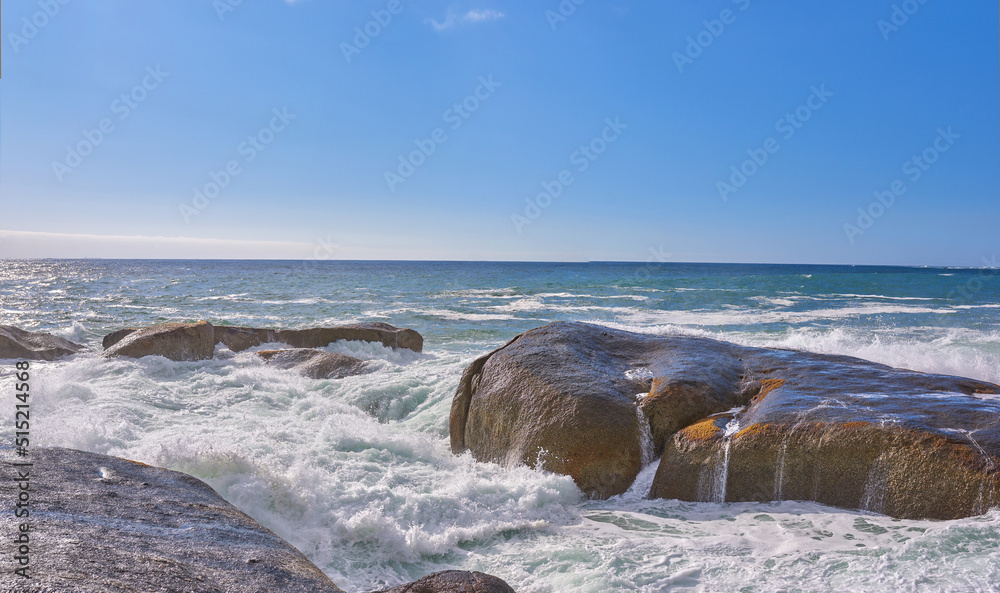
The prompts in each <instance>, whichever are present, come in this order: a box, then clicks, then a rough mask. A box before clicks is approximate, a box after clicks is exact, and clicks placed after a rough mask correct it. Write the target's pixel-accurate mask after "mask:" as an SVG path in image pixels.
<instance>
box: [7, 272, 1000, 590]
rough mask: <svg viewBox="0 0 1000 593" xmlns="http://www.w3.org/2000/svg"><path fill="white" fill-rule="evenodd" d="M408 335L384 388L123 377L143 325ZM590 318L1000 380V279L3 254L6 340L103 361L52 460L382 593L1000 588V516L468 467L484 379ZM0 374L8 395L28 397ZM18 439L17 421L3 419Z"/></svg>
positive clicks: (195, 370)
mask: <svg viewBox="0 0 1000 593" xmlns="http://www.w3.org/2000/svg"><path fill="white" fill-rule="evenodd" d="M198 319H207V320H209V321H211V322H212V323H216V324H225V323H228V324H234V325H251V326H267V327H308V326H316V325H337V324H343V323H350V322H357V321H385V322H388V323H392V324H394V325H397V326H400V327H412V328H413V329H416V330H417V331H419V332H420V333H421V334H422V335H423V336H424V338H425V350H424V352H423V353H422V354H416V353H412V352H408V351H396V352H394V351H392V350H388V349H386V348H383V347H382V346H381V345H373V344H360V343H338V344H334V345H331V346H330V347H328V349H329V350H332V351H338V352H345V353H350V354H353V355H355V356H360V357H362V358H366V359H371V360H373V361H375V362H374V364H376V365H378V369H379V370H378V371H377V372H375V373H373V374H370V375H365V376H360V377H350V378H347V379H343V380H337V381H327V380H321V381H317V380H312V379H307V378H304V377H300V376H298V375H295V374H293V373H292V372H290V371H280V370H275V369H270V368H265V367H264V366H263V365H262V364H261V363H260V361H259V360H258V359H257V357H256V356H254V355H253V354H252V353H251V352H246V353H238V354H236V353H232V352H229V351H228V350H227V349H226V348H225V347H222V346H220V347H218V349H217V351H216V357H215V359H214V360H211V361H203V362H191V363H178V362H171V361H167V360H165V359H162V358H158V357H148V358H145V359H140V360H112V361H105V360H101V359H99V358H98V357H97V355H96V353H97V351H99V349H100V339H101V337H103V335H104V334H106V333H108V332H110V331H112V330H114V329H118V328H120V327H126V326H135V325H148V324H152V323H158V322H163V321H193V320H198ZM558 319H568V320H579V321H589V322H594V323H601V324H605V325H610V326H614V327H620V328H623V329H629V330H632V331H641V332H650V333H685V334H696V335H707V336H711V337H716V338H720V339H725V340H730V341H735V342H739V343H743V344H752V345H770V346H780V347H788V348H799V349H807V350H813V351H819V352H828V353H837V354H851V355H855V356H861V357H863V358H868V359H871V360H876V361H879V362H883V363H887V364H892V365H895V366H901V367H906V368H912V369H917V370H924V371H933V372H942V373H953V374H960V375H965V376H970V377H974V378H978V379H983V380H987V381H993V382H1000V270H996V269H981V270H975V269H936V268H935V269H918V268H887V267H836V266H764V265H708V264H611V263H607V264H605V263H592V264H522V263H447V262H435V263H411V262H211V261H181V262H169V261H162V262H161V261H157V262H149V261H4V262H0V323H3V324H10V325H16V326H19V327H22V328H25V329H31V330H38V331H49V332H52V333H55V334H57V335H60V336H63V337H66V338H69V339H72V340H74V341H77V342H80V343H83V344H85V345H87V346H89V347H91V348H92V349H93V351H92V352H89V353H84V354H80V355H77V356H74V357H72V358H69V359H66V360H62V361H59V362H55V363H46V364H43V363H39V364H37V371H36V372H35V373H34V377H35V380H36V385H33V389H34V390H35V393H36V396H37V397H36V399H35V401H34V407H33V412H34V414H33V416H34V417H37V424H35V427H36V428H37V435H38V436H39V441H38V443H37V444H43V445H56V446H66V447H74V448H78V449H84V450H88V451H95V452H98V453H107V454H111V455H118V456H123V457H127V458H130V459H135V460H139V461H144V462H147V463H151V464H157V465H163V466H166V467H171V468H174V469H179V470H182V471H186V472H189V473H191V474H193V475H196V476H198V477H199V478H201V479H203V480H205V481H207V482H208V483H209V484H211V485H212V486H213V487H214V488H215V489H216V490H217V491H218V492H219V493H220V494H221V495H222V496H224V497H225V498H226V499H227V500H229V501H230V502H232V503H233V504H235V505H236V506H237V507H239V508H241V509H242V510H244V511H246V512H247V513H249V514H250V515H251V516H252V517H254V518H255V519H257V520H258V521H260V522H261V523H263V524H264V525H266V526H267V527H269V528H270V529H272V530H274V531H275V532H276V533H278V534H279V535H280V536H282V537H284V538H285V539H287V540H288V541H290V542H291V543H292V544H293V545H295V546H296V547H297V548H299V549H300V550H302V551H303V552H304V553H305V554H306V555H307V556H309V557H310V559H312V560H313V561H314V562H315V563H316V564H317V565H318V566H320V568H322V569H323V570H324V571H326V572H327V574H329V575H330V577H331V578H332V579H333V580H334V581H335V582H336V583H338V584H339V585H340V586H341V587H343V588H344V589H346V590H348V591H352V592H353V591H365V590H370V589H374V588H378V587H381V586H384V585H394V584H398V583H400V582H404V581H408V580H412V579H414V578H417V577H420V576H422V575H424V574H426V573H428V572H431V571H433V570H440V569H444V568H463V569H475V570H484V571H486V572H490V573H493V574H497V575H498V576H501V577H502V578H504V579H506V580H507V581H508V582H510V583H511V584H512V585H513V586H514V587H515V589H516V590H518V591H520V592H522V593H526V592H539V593H542V592H561V591H580V592H584V591H586V592H590V591H593V592H602V591H643V592H659V591H825V590H856V591H869V590H892V591H991V590H997V585H995V583H997V582H1000V512H997V511H992V512H990V513H988V514H986V515H984V516H981V517H975V518H970V519H965V520H960V521H950V522H929V521H898V520H894V519H890V518H886V517H880V516H876V515H866V514H863V513H858V512H849V511H843V510H838V509H832V508H829V507H823V506H821V505H816V504H811V503H798V502H782V503H780V504H713V503H682V502H677V501H666V500H656V501H649V500H645V499H644V498H643V496H644V494H645V492H646V490H648V487H649V484H650V482H651V480H652V472H653V470H654V469H655V465H651V466H649V467H648V468H647V469H646V470H645V471H644V472H643V473H642V474H641V475H640V477H639V479H638V480H637V482H636V484H635V485H634V486H633V488H632V489H631V490H630V491H629V492H628V493H626V494H625V495H623V496H620V497H615V498H613V499H611V500H608V501H588V500H584V499H583V498H582V497H581V495H580V493H579V491H578V490H577V489H576V487H575V485H574V484H573V482H572V480H570V479H569V478H566V477H564V476H556V475H553V474H548V473H545V472H542V471H536V470H534V469H532V468H526V467H518V468H504V467H499V466H496V465H492V464H481V463H477V462H475V461H473V460H472V459H471V457H469V456H468V455H464V456H453V455H452V454H451V453H450V452H449V445H448V440H447V420H448V413H449V408H450V405H451V397H452V395H453V393H454V389H455V387H456V385H457V383H458V378H459V376H460V375H461V372H462V370H463V369H464V368H465V366H466V365H467V364H468V363H469V362H471V360H472V359H473V358H475V357H476V356H478V355H480V354H482V353H484V352H487V351H489V350H491V349H493V348H495V347H497V346H499V345H501V344H503V343H504V342H506V341H507V340H508V339H510V338H511V337H512V336H513V335H515V334H516V333H518V332H521V331H524V330H527V329H529V328H532V327H537V326H539V325H542V324H544V323H546V322H549V321H553V320H558ZM10 370H11V368H10V365H3V364H2V363H0V389H3V390H8V388H9V387H10V382H11V377H10ZM2 414H3V421H4V422H7V416H6V415H9V411H8V410H6V409H5V410H3V412H2Z"/></svg>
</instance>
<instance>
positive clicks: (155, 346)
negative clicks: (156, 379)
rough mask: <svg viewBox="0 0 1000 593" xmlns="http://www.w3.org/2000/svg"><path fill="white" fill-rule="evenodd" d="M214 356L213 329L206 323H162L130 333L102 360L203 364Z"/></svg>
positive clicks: (106, 353)
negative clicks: (154, 358) (157, 359)
mask: <svg viewBox="0 0 1000 593" xmlns="http://www.w3.org/2000/svg"><path fill="white" fill-rule="evenodd" d="M214 353H215V329H214V328H213V327H212V324H211V323H208V322H207V321H199V322H197V323H163V324H160V325H153V326H150V327H147V328H143V329H140V330H137V331H133V332H130V333H128V334H126V335H125V336H124V337H122V338H121V339H119V340H118V341H117V342H114V343H113V344H112V345H111V346H110V347H109V348H108V349H107V350H105V351H104V354H103V356H104V357H105V358H111V357H114V356H127V357H130V358H141V357H143V356H153V355H158V356H164V357H166V358H169V359H170V360H178V361H180V360H188V361H190V360H206V359H209V358H212V355H213V354H214Z"/></svg>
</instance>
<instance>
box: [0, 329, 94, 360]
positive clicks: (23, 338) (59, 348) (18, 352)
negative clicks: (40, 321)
mask: <svg viewBox="0 0 1000 593" xmlns="http://www.w3.org/2000/svg"><path fill="white" fill-rule="evenodd" d="M81 350H83V346H81V345H80V344H74V343H73V342H70V341H69V340H64V339H63V338H60V337H58V336H53V335H52V334H46V333H39V332H29V331H25V330H23V329H19V328H16V327H14V326H12V325H0V358H16V359H21V360H55V359H57V358H59V357H62V356H69V355H70V354H75V353H76V352H79V351H81Z"/></svg>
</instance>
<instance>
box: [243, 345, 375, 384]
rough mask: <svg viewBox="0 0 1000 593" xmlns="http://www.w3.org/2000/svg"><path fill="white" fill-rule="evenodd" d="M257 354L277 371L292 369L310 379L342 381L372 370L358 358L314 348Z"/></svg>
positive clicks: (264, 351)
mask: <svg viewBox="0 0 1000 593" xmlns="http://www.w3.org/2000/svg"><path fill="white" fill-rule="evenodd" d="M257 354H258V355H259V356H260V357H261V358H263V359H264V360H265V361H267V363H268V364H269V365H272V366H274V367H277V368H279V369H294V370H295V371H297V372H299V373H301V374H303V375H305V376H307V377H310V378H312V379H343V378H344V377H350V376H352V375H363V374H365V373H370V372H371V371H372V370H373V369H372V368H371V367H370V366H369V365H368V364H367V363H366V362H365V361H363V360H361V359H360V358H355V357H353V356H348V355H346V354H340V353H337V352H327V351H325V350H317V349H315V348H289V349H287V350H263V351H261V352H258V353H257Z"/></svg>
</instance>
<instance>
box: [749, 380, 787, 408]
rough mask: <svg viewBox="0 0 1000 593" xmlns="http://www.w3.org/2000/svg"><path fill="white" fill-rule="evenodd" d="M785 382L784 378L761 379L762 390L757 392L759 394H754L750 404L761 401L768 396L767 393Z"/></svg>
mask: <svg viewBox="0 0 1000 593" xmlns="http://www.w3.org/2000/svg"><path fill="white" fill-rule="evenodd" d="M784 384H785V380H784V379H761V380H760V392H759V393H757V395H755V396H753V399H751V400H750V405H753V404H755V403H757V402H759V401H760V400H762V399H764V398H765V397H767V394H769V393H771V392H772V391H774V390H775V389H777V388H779V387H781V386H782V385H784Z"/></svg>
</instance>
